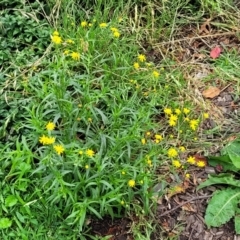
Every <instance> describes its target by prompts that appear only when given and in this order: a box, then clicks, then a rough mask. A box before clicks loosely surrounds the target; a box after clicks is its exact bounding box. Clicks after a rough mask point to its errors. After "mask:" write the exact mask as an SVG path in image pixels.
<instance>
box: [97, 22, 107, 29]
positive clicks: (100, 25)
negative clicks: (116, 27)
mask: <svg viewBox="0 0 240 240" xmlns="http://www.w3.org/2000/svg"><path fill="white" fill-rule="evenodd" d="M99 27H100V28H105V27H107V24H106V23H100V24H99Z"/></svg>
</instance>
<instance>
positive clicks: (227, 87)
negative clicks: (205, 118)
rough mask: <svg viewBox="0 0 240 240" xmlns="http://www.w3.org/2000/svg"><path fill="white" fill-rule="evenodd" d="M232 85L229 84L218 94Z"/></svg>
mask: <svg viewBox="0 0 240 240" xmlns="http://www.w3.org/2000/svg"><path fill="white" fill-rule="evenodd" d="M231 85H232V83H229V84H228V85H227V86H226V87H224V88H223V89H221V91H220V93H221V92H223V91H224V90H226V89H227V88H228V87H230V86H231Z"/></svg>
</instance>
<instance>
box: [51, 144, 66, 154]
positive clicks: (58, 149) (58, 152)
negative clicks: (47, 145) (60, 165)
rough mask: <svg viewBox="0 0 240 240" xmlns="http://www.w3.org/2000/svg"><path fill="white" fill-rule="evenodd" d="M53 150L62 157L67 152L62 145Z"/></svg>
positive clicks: (55, 146)
mask: <svg viewBox="0 0 240 240" xmlns="http://www.w3.org/2000/svg"><path fill="white" fill-rule="evenodd" d="M53 148H54V150H55V151H56V152H57V154H58V155H61V154H62V153H63V152H64V151H65V149H64V147H63V146H62V145H61V144H57V145H54V146H53Z"/></svg>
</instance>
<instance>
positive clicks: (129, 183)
mask: <svg viewBox="0 0 240 240" xmlns="http://www.w3.org/2000/svg"><path fill="white" fill-rule="evenodd" d="M135 185H136V182H135V180H133V179H131V180H129V181H128V186H129V187H131V188H133V187H135Z"/></svg>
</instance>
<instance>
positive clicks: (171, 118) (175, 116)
mask: <svg viewBox="0 0 240 240" xmlns="http://www.w3.org/2000/svg"><path fill="white" fill-rule="evenodd" d="M170 120H172V121H177V120H178V116H177V115H174V114H171V115H170Z"/></svg>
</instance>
